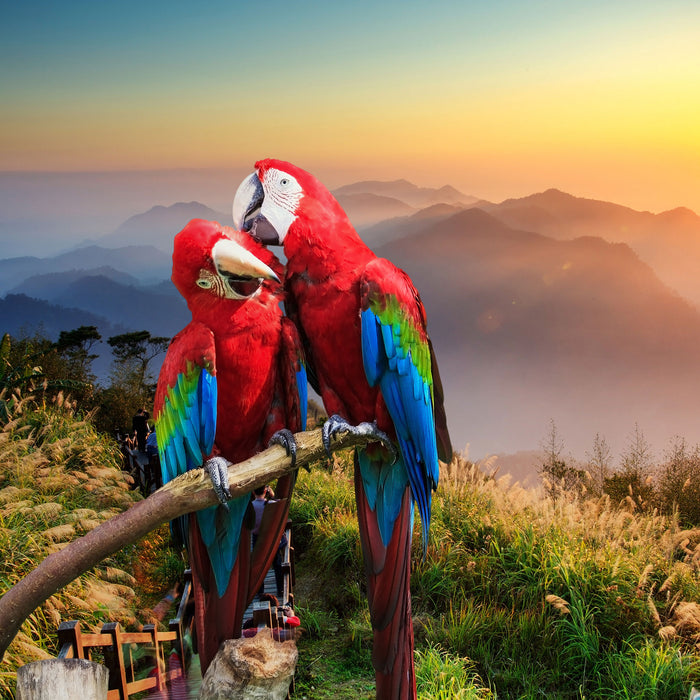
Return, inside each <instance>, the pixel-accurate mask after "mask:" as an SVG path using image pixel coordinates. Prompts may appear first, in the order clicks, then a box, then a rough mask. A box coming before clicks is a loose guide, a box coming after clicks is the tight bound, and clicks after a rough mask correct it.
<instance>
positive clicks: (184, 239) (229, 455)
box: [155, 220, 301, 672]
mask: <svg viewBox="0 0 700 700" xmlns="http://www.w3.org/2000/svg"><path fill="white" fill-rule="evenodd" d="M226 238H228V239H231V240H233V241H235V242H236V243H238V244H239V245H241V246H243V247H244V248H246V250H248V251H250V252H252V253H253V254H254V255H255V256H256V257H257V258H258V259H259V260H262V261H263V262H265V263H266V264H267V265H268V266H269V267H271V268H272V269H273V270H275V271H276V272H277V273H278V275H279V274H280V273H281V266H280V264H279V262H278V261H277V260H276V258H274V256H273V255H272V254H271V253H270V252H269V251H268V250H266V249H265V248H264V247H262V246H260V245H259V244H257V243H255V242H254V241H252V239H250V238H249V237H248V236H246V235H244V234H242V233H240V232H238V231H234V230H233V229H229V228H226V227H222V226H220V225H219V224H217V223H215V222H208V221H202V220H194V221H192V222H190V223H189V224H188V226H187V227H185V229H184V230H183V231H182V232H180V233H179V234H178V236H177V237H176V242H175V251H174V253H173V275H172V279H173V282H174V283H175V285H176V286H177V288H178V289H179V291H180V292H181V293H182V294H183V296H184V297H185V299H186V301H187V304H188V307H189V308H190V311H191V312H192V317H193V321H192V323H190V324H189V325H188V326H187V327H186V329H184V330H183V331H182V332H181V333H180V334H178V336H176V338H175V339H174V340H173V342H172V343H171V346H170V348H169V350H168V355H167V356H166V360H165V362H164V364H163V369H162V370H161V374H160V377H159V383H158V389H157V392H156V402H155V406H156V409H155V412H156V414H157V415H158V414H159V413H160V412H161V411H162V409H163V406H164V404H165V396H166V394H167V391H168V388H169V387H173V386H174V385H175V384H176V383H177V381H178V378H179V377H180V376H181V375H182V374H183V373H186V372H187V370H188V366H191V365H192V364H195V365H198V366H200V367H206V368H207V370H208V371H209V372H210V374H215V375H216V381H217V395H218V399H217V406H216V434H215V440H214V447H213V450H212V454H220V455H221V456H223V457H225V458H226V459H228V460H229V461H230V462H233V463H236V462H240V461H242V460H244V459H247V458H249V457H251V456H253V455H254V454H256V453H257V452H258V451H260V450H261V449H264V448H265V447H266V446H267V442H268V440H269V438H270V436H271V435H272V434H273V433H274V432H276V431H277V430H280V429H282V428H288V429H290V430H292V431H298V430H300V429H301V426H300V422H299V415H300V410H299V406H298V402H297V404H296V405H295V404H294V400H293V397H287V396H286V393H287V392H288V391H289V385H288V383H287V379H288V375H287V372H286V367H287V365H289V364H290V363H291V362H293V361H294V360H292V359H290V354H293V347H290V345H293V339H292V340H290V334H289V332H288V331H287V330H285V331H284V332H283V322H284V321H283V317H282V311H281V309H280V305H279V304H280V301H281V299H282V289H281V286H280V285H279V284H278V283H277V282H274V281H272V280H265V281H264V282H262V284H261V285H260V287H259V289H258V291H257V292H256V293H255V294H253V295H251V296H249V297H248V298H243V299H241V298H227V297H226V296H224V295H222V294H218V293H215V291H216V284H214V285H213V286H212V285H207V284H204V285H202V284H201V282H202V279H204V280H205V282H206V281H207V280H215V276H216V274H217V270H216V268H215V267H214V263H213V260H212V251H213V249H214V245H215V244H216V243H217V242H218V241H220V240H222V239H226ZM207 275H209V277H207ZM215 281H216V280H215ZM198 282H199V283H200V284H198ZM221 284H224V283H221ZM254 288H255V285H252V289H254ZM213 290H214V291H213ZM297 352H298V349H297ZM297 357H298V355H297ZM159 436H160V432H159ZM207 456H209V455H205V457H207ZM181 466H182V470H183V471H184V469H185V466H186V465H181ZM293 485H294V477H293V476H288V477H285V478H282V479H280V480H279V481H278V484H277V492H278V495H279V496H280V499H281V500H280V505H279V506H278V507H277V508H276V509H271V514H270V515H269V516H268V517H267V520H266V527H265V534H264V535H262V536H261V537H259V538H258V540H257V543H256V547H255V551H254V552H253V553H252V556H251V551H250V541H251V540H250V531H249V530H248V529H247V528H246V527H245V525H244V526H243V528H242V530H241V537H240V544H239V549H238V553H237V556H236V561H235V564H234V567H233V570H232V571H231V574H230V578H229V582H228V586H227V588H226V590H225V591H224V593H223V595H221V596H219V594H218V590H217V586H216V582H215V579H214V575H213V571H212V566H211V563H210V559H209V555H208V553H207V549H206V547H205V545H204V542H203V540H202V533H201V532H200V525H199V523H198V521H197V518H196V517H195V516H194V515H191V516H190V518H189V521H190V537H189V554H190V563H191V566H192V571H193V583H194V589H195V601H196V602H195V606H196V629H197V645H198V652H199V654H200V661H201V666H202V671H203V672H204V671H205V670H206V668H207V667H208V665H209V664H210V662H211V660H212V659H213V657H214V655H215V654H216V652H217V650H218V648H219V645H220V644H221V642H222V641H224V640H226V639H231V638H235V637H239V636H240V634H241V627H242V618H243V613H244V611H245V608H246V607H247V606H248V605H249V603H250V601H251V600H252V598H253V596H254V595H255V593H256V592H257V590H258V588H259V586H260V582H261V573H262V576H264V573H265V572H266V571H267V569H268V568H269V567H270V565H271V562H272V559H273V558H274V555H275V553H276V551H277V546H278V544H279V541H280V538H281V536H282V532H283V530H284V527H285V526H286V522H287V516H288V509H289V497H290V496H291V491H292V488H293ZM273 511H274V513H273ZM217 517H218V516H217Z"/></svg>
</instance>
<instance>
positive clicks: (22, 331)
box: [0, 294, 124, 340]
mask: <svg viewBox="0 0 700 700" xmlns="http://www.w3.org/2000/svg"><path fill="white" fill-rule="evenodd" d="M80 326H96V327H97V328H98V329H99V331H100V333H101V334H102V335H103V337H107V336H110V335H115V334H117V333H122V332H124V329H123V328H120V327H119V326H116V325H114V324H112V323H110V322H109V321H108V320H107V319H106V318H103V317H101V316H97V315H95V314H91V313H87V312H86V311H85V310H84V309H76V308H65V307H63V306H60V305H58V304H51V303H49V302H47V301H44V300H41V299H32V298H30V297H28V296H26V295H24V294H8V295H7V296H6V297H5V298H4V299H0V330H1V332H2V333H9V334H10V335H13V336H15V337H24V336H32V335H34V334H39V335H41V336H44V337H47V338H49V339H50V340H58V336H59V335H60V334H61V331H65V330H72V329H73V328H79V327H80Z"/></svg>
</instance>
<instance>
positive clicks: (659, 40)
mask: <svg viewBox="0 0 700 700" xmlns="http://www.w3.org/2000/svg"><path fill="white" fill-rule="evenodd" d="M467 5H469V3H465V4H464V7H463V8H461V9H460V10H459V11H458V10H457V9H456V8H455V7H453V6H452V5H450V6H449V9H450V12H449V13H447V14H446V13H445V12H443V13H442V14H441V13H440V12H438V11H437V10H435V11H434V12H433V14H432V15H430V13H428V15H426V16H425V17H416V20H415V22H414V23H413V24H411V21H410V16H409V14H407V13H408V12H409V11H408V10H405V11H403V14H402V13H399V14H397V13H396V8H394V11H393V13H391V11H390V10H388V9H387V10H386V12H387V17H384V16H383V15H382V14H381V13H382V12H384V10H377V12H379V13H380V15H379V16H377V17H374V19H375V22H376V23H377V26H376V33H375V36H374V37H372V36H370V37H369V38H368V42H369V41H373V42H374V43H372V44H369V43H368V44H367V46H365V47H364V49H365V50H364V51H363V50H360V49H359V48H356V47H355V46H354V45H353V43H352V41H351V39H350V37H346V36H345V35H344V34H342V33H337V34H332V33H331V34H329V35H325V34H324V33H323V32H319V31H318V28H317V27H315V25H312V24H308V20H309V19H310V17H308V16H306V17H301V16H300V18H299V19H298V20H297V19H296V16H294V17H292V16H288V17H286V21H288V22H296V25H295V26H296V29H297V31H298V32H299V33H300V34H299V35H300V36H302V37H304V38H305V40H306V42H307V44H306V45H305V46H306V52H305V53H303V52H302V53H301V54H300V53H299V52H298V51H297V52H296V53H294V52H291V51H290V50H289V47H290V46H292V45H293V44H294V45H296V43H297V42H298V41H299V38H298V36H296V35H295V34H294V33H293V32H292V31H291V27H287V26H285V27H284V31H282V30H281V29H278V30H277V34H276V36H277V43H276V44H275V43H270V42H267V43H265V45H264V46H262V47H260V46H256V47H255V49H253V48H252V47H248V46H247V45H245V43H244V45H241V46H238V47H237V48H236V49H235V51H236V52H234V53H231V54H230V55H229V54H227V53H226V50H227V47H226V46H225V45H224V44H222V43H219V44H216V43H214V42H210V43H209V44H208V45H207V46H208V50H207V51H202V50H201V49H202V47H201V45H200V46H199V49H200V51H199V52H197V51H195V50H194V48H190V49H189V51H186V52H185V53H182V47H183V46H186V42H183V43H182V44H181V45H180V46H178V47H177V50H175V49H174V48H173V47H168V48H167V49H163V53H164V55H163V56H160V55H159V54H158V53H157V52H156V49H154V50H153V53H152V55H151V57H150V61H149V60H146V61H145V62H142V63H141V64H138V65H137V64H134V65H127V66H126V67H125V68H124V70H123V71H122V72H118V71H117V72H116V74H115V75H112V76H111V82H110V80H108V79H107V78H105V80H104V82H101V81H100V79H99V75H100V73H99V71H95V74H93V73H90V72H87V71H88V68H86V67H85V66H86V65H88V64H89V60H88V58H87V56H89V55H90V54H87V53H86V57H85V58H84V60H83V62H82V63H77V64H76V65H78V66H79V67H80V70H81V71H83V73H84V75H82V79H83V83H79V82H78V81H71V80H70V79H69V78H68V77H67V76H68V73H67V75H66V76H64V80H63V82H61V83H57V84H56V85H54V84H51V83H50V82H49V81H48V80H47V79H46V78H42V82H41V87H40V89H39V88H33V87H32V84H31V83H29V82H21V83H18V85H15V86H13V87H14V88H15V93H16V94H15V95H14V98H13V99H9V100H5V101H4V104H3V106H2V110H1V111H0V170H34V169H41V170H103V169H108V170H115V169H139V170H146V169H162V168H183V167H202V168H204V167H230V166H239V165H246V164H251V165H252V163H253V162H254V161H255V160H256V159H258V158H261V157H266V156H275V157H281V158H285V159H288V160H292V161H295V162H298V163H299V164H301V165H303V166H305V167H307V168H308V169H312V170H314V171H315V172H316V174H318V175H319V177H321V178H322V179H323V178H324V173H326V172H333V173H334V174H335V176H336V177H337V178H338V181H337V182H335V183H333V184H336V185H337V184H342V179H343V177H342V173H343V172H344V173H346V174H347V179H346V181H348V179H350V178H353V177H384V178H390V177H406V178H408V179H411V180H413V181H415V182H417V183H418V184H425V185H434V186H435V185H443V184H446V183H450V184H453V185H455V186H456V187H458V188H460V189H462V190H463V191H465V192H468V193H471V194H475V195H477V196H482V197H485V198H491V199H502V198H505V197H507V196H520V195H523V194H528V193H530V192H533V191H538V190H542V189H545V188H548V187H558V188H560V189H564V190H567V191H570V192H572V193H573V194H576V195H581V196H590V197H597V198H601V199H609V200H612V201H618V202H620V203H622V204H628V205H630V206H634V207H636V208H649V209H651V210H660V209H663V208H671V207H673V206H678V205H686V206H689V207H691V208H693V209H695V210H696V211H699V212H700V166H699V165H698V164H699V163H700V128H698V115H700V90H698V89H697V86H698V85H700V48H698V46H699V45H698V42H697V41H696V38H697V37H696V36H695V28H696V27H697V22H695V21H694V19H695V18H696V17H697V16H698V13H697V10H693V8H692V6H689V5H687V4H684V3H682V2H680V0H678V1H675V0H674V2H673V3H672V5H671V6H669V5H663V6H661V5H659V6H658V8H655V7H654V6H653V4H652V5H648V6H647V5H645V6H644V7H643V8H642V7H638V6H637V5H635V6H634V8H632V6H631V5H628V4H627V3H621V4H620V5H616V6H614V7H609V8H608V9H606V10H605V12H603V14H602V15H601V16H600V17H598V18H596V17H595V16H594V15H591V16H588V15H586V14H585V13H584V12H583V9H582V8H580V7H578V6H577V5H575V4H571V5H570V6H569V7H568V9H566V8H561V9H558V10H557V9H556V8H555V7H554V6H552V5H551V4H545V6H542V7H540V6H539V5H538V4H535V5H534V9H532V8H531V9H530V10H528V11H527V12H525V10H524V9H523V6H522V5H519V4H517V3H505V4H504V7H503V8H502V10H503V12H502V13H500V14H499V13H498V12H496V11H495V10H486V9H482V10H481V11H477V10H475V9H473V8H472V9H471V10H469V9H467ZM623 5H625V7H623ZM440 6H441V7H442V4H441V5H440ZM601 7H602V6H601ZM606 7H607V6H606ZM625 8H626V9H625ZM442 9H443V10H445V7H443V8H442ZM599 9H600V8H599ZM633 9H634V11H632V10H633ZM277 10H278V12H279V11H280V8H277ZM340 11H341V10H338V12H340ZM415 11H416V12H418V11H417V10H415ZM328 12H329V17H326V19H327V20H330V19H331V17H330V15H332V14H333V13H332V12H331V11H330V10H329V11H328ZM334 12H335V11H334ZM601 12H602V11H601ZM557 13H559V14H557ZM352 17H353V15H352V13H350V14H348V16H346V17H344V18H343V20H344V21H345V22H349V21H351V20H352ZM248 19H249V21H252V20H251V18H248ZM271 19H272V18H271ZM282 19H285V18H282ZM302 20H305V21H306V24H304V25H302ZM352 21H354V20H352ZM382 21H385V22H386V23H387V24H386V25H385V26H384V29H388V28H390V27H394V25H395V24H396V23H397V22H399V23H400V24H399V25H396V26H395V27H394V28H396V29H397V31H399V30H400V32H404V33H405V35H406V36H407V37H410V39H406V42H405V43H401V41H400V40H399V39H393V40H391V39H389V42H390V45H389V47H386V46H383V45H382V44H381V43H380V42H379V41H378V40H377V39H378V37H379V36H380V35H382V34H381V29H382V26H381V23H382ZM433 21H435V22H438V21H442V25H441V26H440V30H441V33H433V34H425V32H423V31H422V29H421V26H422V25H421V22H429V23H430V22H433ZM329 26H333V27H334V28H335V27H340V26H342V22H338V21H334V23H333V24H332V25H329ZM363 26H364V25H363ZM280 27H282V24H280ZM263 28H264V29H266V30H267V31H268V33H269V31H270V27H269V26H267V25H263ZM355 28H356V29H357V27H355ZM336 31H337V32H339V29H336ZM365 31H366V28H365ZM273 34H274V31H273ZM245 36H253V37H255V33H253V34H248V35H245ZM245 36H244V37H243V38H245ZM362 36H363V35H358V37H360V39H359V40H360V41H361V40H362ZM382 36H384V37H385V38H386V37H387V36H393V35H389V34H387V33H385V34H383V35H382ZM396 36H397V37H398V36H401V34H400V33H398V34H396ZM428 37H434V38H435V39H436V40H435V41H433V40H431V41H428ZM465 37H466V38H465ZM188 38H189V37H188ZM304 38H302V39H301V41H302V42H303V41H304ZM437 39H440V41H437ZM392 41H393V43H392ZM285 42H286V43H285ZM234 43H235V42H234ZM169 51H172V53H167V52H169ZM231 51H234V49H233V48H232V49H231ZM165 54H167V56H166V55H165ZM200 59H201V60H205V59H206V60H207V61H208V62H207V63H206V64H203V66H205V67H201V68H198V67H197V66H198V65H199V64H197V63H196V61H197V60H200ZM141 66H143V68H141ZM110 70H112V71H113V69H110ZM66 71H68V69H66ZM113 72H114V71H113ZM142 73H143V75H141V74H142ZM34 78H35V79H36V76H34ZM18 80H19V79H18ZM27 80H29V79H27ZM37 80H38V79H37Z"/></svg>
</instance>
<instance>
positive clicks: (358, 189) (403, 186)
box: [333, 180, 477, 209]
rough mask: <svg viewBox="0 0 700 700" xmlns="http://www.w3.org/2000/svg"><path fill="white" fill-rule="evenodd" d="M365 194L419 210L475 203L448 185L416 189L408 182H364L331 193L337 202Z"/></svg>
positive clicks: (474, 199) (474, 200)
mask: <svg viewBox="0 0 700 700" xmlns="http://www.w3.org/2000/svg"><path fill="white" fill-rule="evenodd" d="M367 193H369V194H374V195H378V196H382V197H390V198H392V199H398V200H400V201H402V202H405V203H406V204H409V205H410V206H411V207H413V208H420V209H422V208H425V207H429V206H432V205H433V204H461V205H465V206H466V205H469V204H473V203H474V202H476V201H477V198H476V197H472V196H470V195H466V194H463V193H462V192H459V191H458V190H456V189H455V188H454V187H451V186H449V185H446V186H444V187H440V188H437V189H436V188H432V187H418V186H417V185H414V184H413V183H412V182H409V181H408V180H392V181H381V180H365V181H362V182H355V183H352V184H350V185H344V186H343V187H339V188H338V189H337V190H334V191H333V194H334V195H335V196H336V197H338V199H339V200H340V198H341V197H345V196H347V195H357V194H367Z"/></svg>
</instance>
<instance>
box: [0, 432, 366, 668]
mask: <svg viewBox="0 0 700 700" xmlns="http://www.w3.org/2000/svg"><path fill="white" fill-rule="evenodd" d="M294 437H295V439H296V443H297V461H296V466H297V467H306V466H308V465H310V464H311V463H313V462H316V461H318V460H320V459H323V458H324V457H325V454H326V453H325V449H324V447H323V440H322V435H321V430H320V429H318V430H312V431H306V432H302V433H296V434H295V436H294ZM368 441H369V440H368V438H367V437H366V436H362V435H354V434H352V433H343V434H341V435H339V436H338V438H337V439H336V440H335V441H334V443H333V449H334V450H339V449H345V448H350V447H356V446H359V445H365V444H367V442H368ZM290 471H293V467H292V465H291V459H290V458H289V457H287V454H286V452H285V450H284V448H283V447H281V446H279V445H274V446H272V447H270V448H268V449H267V450H265V451H264V452H260V453H259V454H257V455H255V456H254V457H252V458H251V459H247V460H245V461H244V462H240V463H239V464H234V465H231V466H230V467H229V468H228V474H229V481H230V484H231V487H230V489H231V495H232V496H233V497H236V496H241V495H243V494H245V493H248V492H250V491H252V490H253V489H255V488H257V487H258V486H262V485H264V484H267V483H270V482H271V481H273V480H274V479H278V478H279V477H280V476H283V475H284V474H286V473H288V472H290ZM216 503H218V500H217V497H216V494H215V493H214V490H213V489H212V486H211V480H210V479H209V476H208V475H207V474H206V472H204V470H202V469H194V470H192V471H190V472H187V473H186V474H183V475H182V476H179V477H178V478H177V479H174V480H173V481H170V482H168V483H167V484H165V486H163V487H162V488H160V489H158V490H157V491H156V492H155V493H153V494H152V495H150V496H149V497H148V498H146V499H145V500H143V501H140V502H139V503H136V504H134V505H133V506H132V507H131V508H129V509H128V510H126V511H124V512H123V513H120V514H119V515H116V516H115V517H113V518H110V519H109V520H107V521H105V522H104V523H102V524H100V525H98V526H97V527H96V528H95V529H94V530H91V531H90V532H88V533H87V534H86V535H85V536H84V537H80V538H78V539H77V540H74V541H73V542H71V543H70V544H69V545H68V546H66V547H64V548H63V549H61V550H59V551H58V552H54V553H53V554H50V555H49V556H48V557H46V559H44V561H42V562H41V564H39V566H38V567H37V568H36V569H34V570H33V571H32V572H30V573H29V574H28V575H27V576H25V577H24V578H23V579H22V580H21V581H19V582H18V583H17V584H16V585H15V586H13V587H12V588H10V589H9V590H8V591H7V592H6V593H5V594H4V595H3V597H2V598H0V661H1V660H2V658H3V657H4V655H5V651H6V650H7V647H8V646H9V645H10V642H11V641H12V640H13V639H14V637H15V635H16V634H17V632H18V631H19V628H20V627H21V626H22V623H23V622H24V620H25V619H26V618H27V617H28V616H29V615H30V614H31V613H32V612H33V611H34V610H35V609H36V608H37V607H38V606H39V605H41V604H42V603H43V602H44V601H45V600H46V599H47V598H49V597H50V596H52V595H53V594H54V593H55V592H56V591H58V590H60V589H61V588H63V587H64V586H65V585H67V584H68V583H70V582H71V581H72V580H73V579H75V578H77V577H78V576H80V575H81V574H83V573H85V572H86V571H89V570H90V569H91V568H92V567H93V566H95V565H96V564H98V563H99V562H100V561H102V560H103V559H104V558H106V557H108V556H110V555H111V554H114V552H117V551H119V550H120V549H122V548H123V547H125V546H127V545H129V544H132V543H134V542H136V541H137V540H139V539H140V538H141V537H143V536H144V535H146V534H148V533H149V532H150V531H151V530H154V529H156V528H157V527H158V526H160V525H161V524H162V523H166V522H168V521H170V520H173V519H174V518H177V517H178V516H180V515H184V514H185V513H192V512H194V511H197V510H201V509H202V508H207V507H209V506H212V505H215V504H216Z"/></svg>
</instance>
